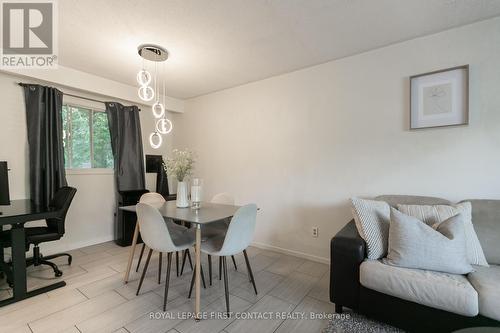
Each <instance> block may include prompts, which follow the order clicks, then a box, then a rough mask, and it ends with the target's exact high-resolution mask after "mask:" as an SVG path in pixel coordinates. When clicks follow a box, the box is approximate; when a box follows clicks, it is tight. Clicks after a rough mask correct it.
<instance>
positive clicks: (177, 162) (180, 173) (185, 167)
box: [163, 149, 195, 182]
mask: <svg viewBox="0 0 500 333" xmlns="http://www.w3.org/2000/svg"><path fill="white" fill-rule="evenodd" d="M194 162H195V159H194V154H193V153H192V152H191V151H189V150H178V149H174V150H172V157H171V158H169V157H167V158H166V162H165V163H163V168H164V169H165V171H166V172H167V175H169V176H175V178H177V181H179V182H182V181H184V179H185V178H186V177H189V176H190V175H191V173H192V171H193V167H194Z"/></svg>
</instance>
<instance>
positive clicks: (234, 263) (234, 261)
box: [231, 256, 238, 271]
mask: <svg viewBox="0 0 500 333" xmlns="http://www.w3.org/2000/svg"><path fill="white" fill-rule="evenodd" d="M231 259H233V265H234V270H235V271H237V270H238V267H237V266H236V260H235V259H234V256H231Z"/></svg>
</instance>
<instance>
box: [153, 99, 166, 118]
mask: <svg viewBox="0 0 500 333" xmlns="http://www.w3.org/2000/svg"><path fill="white" fill-rule="evenodd" d="M151 111H153V116H155V118H161V117H163V115H164V114H165V107H164V106H163V104H161V103H160V102H158V101H156V102H155V104H153V106H152V107H151Z"/></svg>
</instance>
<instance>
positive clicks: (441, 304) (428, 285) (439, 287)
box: [359, 260, 479, 317]
mask: <svg viewBox="0 0 500 333" xmlns="http://www.w3.org/2000/svg"><path fill="white" fill-rule="evenodd" d="M359 278H360V283H361V285H363V286H364V287H366V288H369V289H373V290H375V291H378V292H381V293H384V294H387V295H390V296H394V297H398V298H401V299H404V300H407V301H411V302H415V303H418V304H422V305H426V306H430V307H433V308H436V309H441V310H445V311H449V312H453V313H456V314H459V315H462V316H468V317H474V316H476V315H477V314H478V313H479V310H478V295H477V292H476V290H475V289H474V288H473V287H472V285H471V284H470V283H469V281H468V280H467V278H466V277H465V276H463V275H453V274H447V273H439V272H433V271H426V270H419V269H410V268H402V267H395V266H390V265H386V264H383V263H382V262H380V261H378V260H366V261H364V262H363V263H362V264H361V266H360V274H359Z"/></svg>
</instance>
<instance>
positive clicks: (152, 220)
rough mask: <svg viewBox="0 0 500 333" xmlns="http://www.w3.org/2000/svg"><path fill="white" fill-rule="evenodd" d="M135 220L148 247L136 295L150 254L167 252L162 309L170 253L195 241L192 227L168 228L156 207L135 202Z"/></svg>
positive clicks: (188, 246) (167, 281)
mask: <svg viewBox="0 0 500 333" xmlns="http://www.w3.org/2000/svg"><path fill="white" fill-rule="evenodd" d="M137 220H138V221H139V225H140V228H141V229H140V230H141V237H142V239H143V241H144V243H145V244H146V245H147V246H148V247H149V253H148V256H147V258H146V263H145V264H144V269H143V271H142V275H141V279H140V281H139V286H138V287H137V292H136V295H139V292H140V290H141V286H142V283H143V281H144V276H145V275H146V271H147V269H148V265H149V260H150V259H151V254H152V253H153V250H154V251H158V252H159V253H162V252H166V253H167V273H166V279H165V295H164V298H163V311H165V309H166V305H167V298H168V286H169V283H170V267H171V264H172V253H173V252H177V251H185V250H188V249H189V248H190V247H191V246H193V245H194V243H195V234H194V229H192V230H187V231H181V232H179V231H177V230H170V229H169V228H168V226H167V225H168V223H165V220H164V219H163V216H161V214H160V212H159V211H158V208H157V207H154V206H153V205H151V204H146V203H138V204H137Z"/></svg>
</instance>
